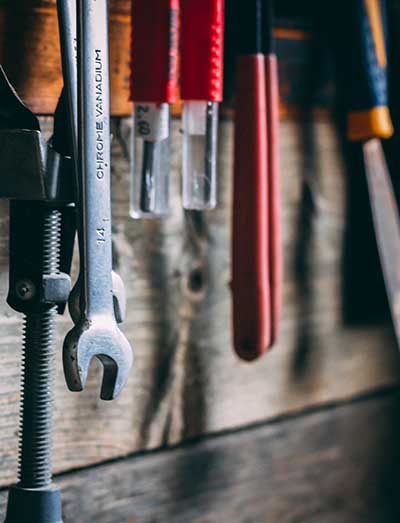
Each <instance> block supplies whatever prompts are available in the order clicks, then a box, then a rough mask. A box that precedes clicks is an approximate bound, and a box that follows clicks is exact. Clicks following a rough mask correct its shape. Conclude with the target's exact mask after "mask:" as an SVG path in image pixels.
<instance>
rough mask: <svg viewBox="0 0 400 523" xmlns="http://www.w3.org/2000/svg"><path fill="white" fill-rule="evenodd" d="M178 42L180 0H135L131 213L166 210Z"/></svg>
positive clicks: (139, 215) (156, 214)
mask: <svg viewBox="0 0 400 523" xmlns="http://www.w3.org/2000/svg"><path fill="white" fill-rule="evenodd" d="M178 42H179V1H178V0H132V76H131V97H132V100H133V102H134V118H133V127H134V131H133V133H132V135H133V145H132V157H133V161H132V181H131V203H130V214H131V216H132V217H133V218H142V217H146V218H149V217H159V216H163V215H165V214H167V213H168V205H169V204H168V201H169V174H170V148H171V143H170V112H171V111H170V105H171V104H173V103H175V102H176V96H177V63H178Z"/></svg>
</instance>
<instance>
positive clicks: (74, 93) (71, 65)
mask: <svg viewBox="0 0 400 523" xmlns="http://www.w3.org/2000/svg"><path fill="white" fill-rule="evenodd" d="M57 12H58V19H59V28H60V44H61V56H62V69H63V76H64V90H65V94H66V97H67V104H68V115H69V122H68V123H69V127H70V132H69V138H70V142H71V143H70V147H71V150H72V151H73V156H74V164H75V173H76V177H77V176H78V174H77V173H78V169H79V166H78V71H77V49H76V46H77V34H76V33H77V15H76V0H57ZM76 186H77V187H76V192H77V193H78V191H79V187H78V186H79V181H78V180H77V183H76ZM76 197H77V199H78V200H79V194H77V195H76ZM79 208H80V206H79V205H78V206H77V210H78V216H79V218H78V222H79V227H78V237H79V249H80V251H81V252H82V241H81V240H82V238H81V237H82V234H81V233H80V231H81V230H82V226H83V225H82V217H81V216H80V213H79ZM112 283H113V297H114V312H115V317H116V319H117V322H118V323H122V322H123V321H124V319H125V314H126V293H125V286H124V283H123V281H122V279H121V277H120V276H119V275H118V274H117V273H116V272H114V271H113V272H112ZM80 290H81V281H80V279H78V281H77V282H76V284H75V286H74V288H73V289H72V292H71V294H70V296H69V300H68V306H69V312H70V315H71V318H72V321H73V322H74V323H77V322H78V321H79V318H80Z"/></svg>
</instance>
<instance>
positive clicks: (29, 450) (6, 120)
mask: <svg viewBox="0 0 400 523" xmlns="http://www.w3.org/2000/svg"><path fill="white" fill-rule="evenodd" d="M63 112H65V101H64V97H63V95H62V96H61V98H60V102H59V105H58V108H57V112H56V118H55V129H54V135H53V138H52V139H51V140H50V141H48V142H46V141H45V140H44V138H43V136H42V133H41V131H40V125H39V121H38V119H37V118H36V116H35V115H33V114H32V113H31V111H30V110H29V109H28V108H27V107H26V106H25V105H24V104H23V102H22V101H21V100H20V99H19V97H18V95H17V94H16V92H15V91H14V89H13V88H12V86H11V84H10V83H9V81H8V79H7V77H6V75H5V73H4V70H3V69H2V67H1V66H0V161H1V165H2V170H1V184H0V198H6V199H9V200H10V269H9V292H8V297H7V302H8V304H9V305H10V306H11V307H12V308H13V309H14V310H16V311H18V312H21V313H24V314H25V330H24V343H23V365H22V386H21V387H22V398H21V412H20V445H19V471H18V484H17V485H15V486H14V487H11V489H10V492H9V499H8V506H7V516H6V520H5V521H6V523H28V522H29V523H62V516H61V496H60V492H59V490H58V489H57V488H56V487H55V486H54V485H53V483H52V472H51V428H52V427H51V420H52V408H53V405H52V403H53V402H52V386H53V374H52V360H53V355H54V353H53V339H52V338H53V329H54V314H55V313H56V312H58V313H59V314H62V313H63V312H64V310H65V306H66V303H67V300H68V297H69V294H70V291H71V279H70V269H71V263H72V255H73V248H74V240H75V232H76V217H75V209H74V203H73V202H74V173H73V162H72V160H71V158H70V156H71V155H68V149H69V147H68V144H67V143H66V141H65V140H64V139H63V137H65V136H66V135H67V134H66V132H65V130H64V129H63V127H64V122H66V121H68V119H67V118H64V117H63ZM57 116H58V117H57ZM67 125H68V124H67Z"/></svg>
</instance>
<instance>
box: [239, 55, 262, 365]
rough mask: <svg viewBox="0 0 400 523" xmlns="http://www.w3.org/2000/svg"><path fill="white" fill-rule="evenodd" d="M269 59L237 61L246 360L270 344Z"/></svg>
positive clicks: (241, 317)
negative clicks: (267, 70) (267, 92)
mask: <svg viewBox="0 0 400 523" xmlns="http://www.w3.org/2000/svg"><path fill="white" fill-rule="evenodd" d="M266 69H267V66H266V57H265V55H263V54H254V55H242V56H239V57H238V61H237V84H236V102H235V145H234V146H235V154H234V189H233V228H232V298H233V333H234V348H235V351H236V352H237V354H238V355H239V356H240V357H241V358H242V359H245V360H248V361H250V360H253V359H255V358H257V357H259V356H260V355H261V354H262V353H264V352H265V351H266V349H267V347H268V346H269V344H270V336H271V324H270V281H269V276H268V275H269V254H268V253H269V245H268V241H269V227H268V216H269V213H268V151H267V146H268V138H267V100H266Z"/></svg>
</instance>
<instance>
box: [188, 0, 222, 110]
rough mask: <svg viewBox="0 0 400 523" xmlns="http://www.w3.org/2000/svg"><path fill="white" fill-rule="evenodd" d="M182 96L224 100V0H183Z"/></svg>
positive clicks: (196, 98) (194, 98)
mask: <svg viewBox="0 0 400 523" xmlns="http://www.w3.org/2000/svg"><path fill="white" fill-rule="evenodd" d="M181 3H182V17H181V27H182V38H181V60H182V61H181V96H182V99H183V100H208V101H213V102H220V101H221V100H222V88H223V55H224V0H181Z"/></svg>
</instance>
